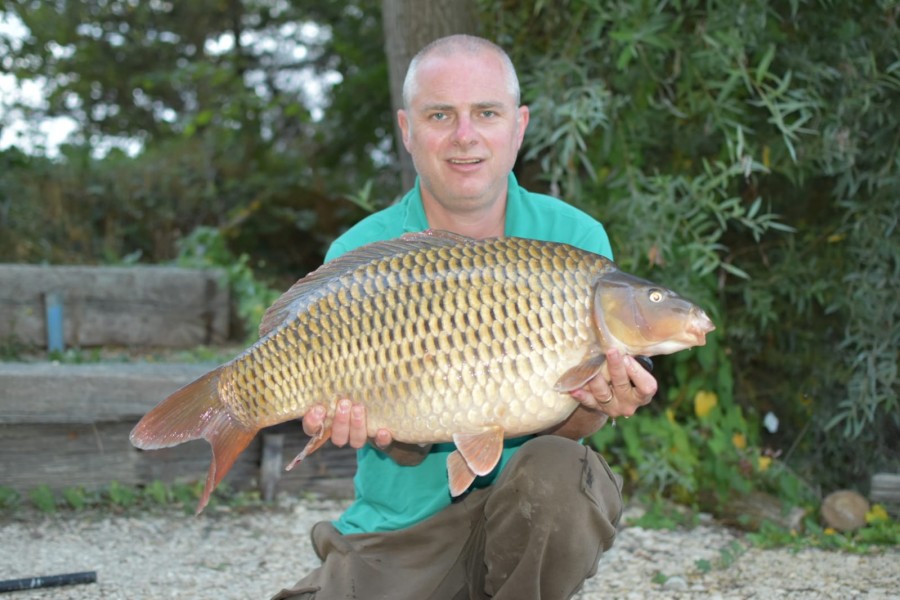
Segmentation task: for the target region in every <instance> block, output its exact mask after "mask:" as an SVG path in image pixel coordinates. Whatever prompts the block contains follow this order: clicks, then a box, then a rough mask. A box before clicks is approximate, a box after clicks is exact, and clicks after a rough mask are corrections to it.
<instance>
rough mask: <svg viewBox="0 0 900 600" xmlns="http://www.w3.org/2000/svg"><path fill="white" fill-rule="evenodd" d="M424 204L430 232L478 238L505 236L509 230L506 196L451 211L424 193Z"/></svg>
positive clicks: (451, 209) (454, 208)
mask: <svg viewBox="0 0 900 600" xmlns="http://www.w3.org/2000/svg"><path fill="white" fill-rule="evenodd" d="M422 205H423V207H424V209H425V217H426V218H427V219H428V226H429V227H430V228H431V229H442V230H445V231H451V232H453V233H457V234H459V235H465V236H467V237H471V238H475V239H484V238H489V237H498V236H502V235H503V234H504V232H505V230H506V205H507V196H506V193H504V194H503V196H502V198H500V199H498V200H496V201H494V202H491V203H489V204H486V205H483V206H476V207H471V208H469V209H464V208H456V207H453V208H448V207H447V206H444V205H443V204H441V203H440V202H438V201H437V200H436V199H434V198H432V197H430V196H429V195H428V194H427V193H425V190H423V194H422Z"/></svg>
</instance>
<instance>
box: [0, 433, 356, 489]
mask: <svg viewBox="0 0 900 600" xmlns="http://www.w3.org/2000/svg"><path fill="white" fill-rule="evenodd" d="M133 426H134V423H133V422H117V423H106V422H101V423H94V424H81V423H72V424H19V425H9V424H7V425H0V484H2V485H4V486H8V487H12V488H13V489H16V490H18V491H19V492H20V493H22V494H27V493H28V492H29V491H30V490H32V489H34V488H36V487H38V486H40V485H45V484H46V485H48V486H49V487H50V488H51V489H54V490H62V489H64V488H67V487H74V486H82V487H84V488H85V489H87V490H99V489H103V488H105V487H107V486H108V485H109V484H110V483H111V482H112V481H118V482H120V483H123V484H128V485H146V484H148V483H151V482H153V481H156V480H159V481H162V482H164V483H167V484H172V483H176V482H181V483H187V482H195V481H204V480H205V479H206V473H207V470H208V469H209V462H210V458H211V457H212V454H211V450H210V447H209V444H207V443H206V442H204V441H202V440H198V441H194V442H189V443H187V444H182V445H180V446H174V447H172V448H165V449H162V450H153V451H141V450H138V449H137V448H134V447H133V446H132V445H131V443H130V442H129V441H128V434H129V433H130V432H131V429H132V427H133ZM261 437H262V436H257V439H255V440H254V441H253V442H252V443H251V444H250V446H249V447H248V448H247V449H246V450H245V451H244V452H243V453H241V455H240V456H239V457H238V459H237V461H236V462H235V465H234V467H232V469H231V471H229V473H228V475H227V476H226V477H225V482H226V483H228V485H229V486H231V487H232V488H233V489H238V490H251V489H258V488H259V487H260V455H261V446H262V444H261ZM306 440H307V438H306V437H305V436H303V435H302V433H300V428H299V425H298V426H297V434H296V435H291V434H287V435H285V438H284V446H283V449H282V463H281V468H282V469H283V467H284V465H286V464H288V462H289V461H290V460H291V459H293V458H294V456H296V454H297V453H298V452H300V450H301V449H302V448H303V446H304V445H305V444H306ZM355 471H356V453H355V452H354V451H352V450H350V449H346V448H343V449H342V448H334V447H332V446H326V447H325V448H322V449H321V450H319V451H318V452H316V453H315V454H313V455H312V456H311V457H309V458H308V459H307V460H306V461H304V463H303V464H301V465H299V466H298V467H296V468H295V469H294V470H293V471H290V472H287V473H285V472H283V471H282V476H281V478H280V479H278V481H277V482H276V483H275V489H276V491H277V493H282V494H295V495H305V494H316V495H322V496H326V497H335V498H349V497H352V495H353V484H352V478H353V474H354V473H355Z"/></svg>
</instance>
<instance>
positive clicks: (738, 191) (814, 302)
mask: <svg viewBox="0 0 900 600" xmlns="http://www.w3.org/2000/svg"><path fill="white" fill-rule="evenodd" d="M479 4H480V7H481V10H482V12H483V14H484V17H485V18H484V22H485V23H486V24H487V26H488V34H489V35H491V36H492V37H494V38H496V39H497V40H498V41H499V42H500V43H501V44H503V45H504V46H505V47H507V48H509V49H511V50H512V52H513V59H514V62H516V64H517V66H518V69H519V72H520V75H521V79H522V83H523V94H524V98H525V101H526V102H527V103H530V105H531V108H532V119H531V123H530V125H529V134H528V135H527V136H526V142H525V143H526V157H527V158H528V159H529V160H530V161H531V163H532V164H531V165H528V166H537V167H538V170H539V172H540V177H541V178H542V179H543V181H544V183H545V185H546V187H547V189H549V190H550V191H551V192H553V193H558V194H560V195H561V196H563V197H565V198H567V199H569V200H570V201H572V202H574V203H575V204H577V205H579V206H582V207H584V208H585V209H586V210H588V211H589V212H592V213H593V214H595V215H597V216H598V218H600V219H601V220H602V221H603V222H604V224H605V225H606V227H607V230H608V231H609V233H610V235H611V238H612V241H613V248H614V250H615V251H616V258H617V261H618V262H619V264H620V265H621V266H622V267H623V268H625V269H626V270H629V271H632V272H637V273H639V274H642V275H644V276H646V277H648V278H649V279H652V280H655V281H660V282H661V283H665V284H666V285H670V286H671V287H673V288H674V289H677V290H679V291H680V292H682V293H684V294H685V295H687V296H689V297H692V298H693V299H695V300H696V301H697V302H698V303H700V304H701V305H702V306H703V307H704V308H706V309H708V311H709V312H710V313H711V316H712V317H713V321H714V322H715V323H716V325H717V331H716V332H714V333H713V334H712V336H711V337H710V339H711V340H716V341H717V343H718V346H719V349H718V350H717V351H716V352H714V353H712V354H706V353H705V352H703V351H701V352H693V353H684V354H683V355H676V356H674V357H666V358H663V359H660V360H658V361H657V365H658V368H657V371H656V372H657V375H658V379H659V381H660V385H661V393H660V395H659V397H660V398H662V399H664V400H665V402H664V403H663V404H664V405H665V408H669V409H671V410H672V411H673V413H674V417H675V419H674V421H673V420H669V419H667V418H666V417H665V416H664V415H663V414H660V412H658V413H656V414H651V415H648V414H647V413H648V412H649V411H648V410H647V409H644V410H642V411H641V413H640V414H639V416H638V417H636V418H635V419H631V420H630V421H629V422H628V423H627V424H626V423H622V421H621V420H620V422H619V428H618V430H619V431H613V432H601V434H599V435H598V437H597V439H596V440H595V441H596V443H598V445H600V446H602V447H604V448H606V451H607V452H613V453H617V454H619V455H621V456H622V457H623V459H624V458H625V457H627V458H628V459H629V460H630V461H633V462H634V463H635V464H634V465H633V466H632V467H631V468H632V469H634V471H635V476H636V477H637V479H638V482H639V483H640V484H641V485H642V486H643V487H645V488H647V489H651V490H657V491H659V490H662V491H664V492H665V493H667V494H671V495H675V496H681V495H683V496H685V497H686V498H691V497H693V496H694V495H696V494H697V493H700V492H701V491H704V489H705V491H714V492H716V494H717V495H719V496H721V494H722V493H723V491H725V490H728V489H733V490H735V491H736V492H737V491H740V490H744V491H746V490H747V489H749V488H750V487H754V488H755V487H760V486H761V487H763V488H767V489H771V488H773V487H776V488H778V489H777V491H779V492H780V493H783V494H788V495H790V496H791V498H790V499H791V500H792V501H797V502H802V501H805V499H808V497H809V495H810V492H811V490H810V489H809V486H807V485H804V484H802V483H801V482H802V481H804V480H808V481H812V482H815V485H814V486H813V489H815V488H817V487H818V486H822V487H825V488H832V487H837V486H846V485H849V484H851V483H853V482H856V481H858V479H860V478H865V477H867V476H868V475H869V474H871V473H872V472H873V470H875V469H879V468H887V469H891V468H892V467H893V466H896V464H897V461H898V460H900V448H898V447H897V445H896V439H898V437H900V410H898V408H900V406H898V397H900V394H898V383H900V382H898V377H897V365H898V348H900V327H898V325H897V322H898V317H900V303H897V302H896V301H895V298H896V297H897V295H898V293H900V277H898V275H900V245H898V243H897V235H896V230H897V220H898V219H900V214H898V212H897V210H896V199H897V198H898V197H900V168H898V167H900V152H897V149H898V148H900V113H898V112H897V111H896V110H893V108H892V107H895V106H896V105H897V104H898V102H900V46H898V44H897V40H898V39H900V31H898V25H897V24H898V14H900V8H898V5H897V4H896V3H895V2H890V1H884V2H879V3H877V6H869V5H859V4H853V3H838V4H834V3H825V2H815V1H811V2H805V3H799V2H794V3H776V2H770V1H768V0H754V1H753V2H750V3H743V4H740V5H735V4H734V3H731V2H721V1H715V2H697V1H696V0H681V1H679V2H674V3H672V2H667V1H663V0H659V1H650V2H638V3H620V2H608V1H603V0H599V1H598V0H573V1H572V2H567V3H564V4H561V5H551V4H550V3H541V4H540V5H537V6H525V5H515V6H511V5H509V4H508V3H501V2H494V1H489V0H483V1H481V2H480V3H479ZM525 172H526V173H529V172H531V171H529V170H527V168H526V169H525ZM704 356H705V357H707V359H704ZM697 363H700V364H699V365H698V364H697ZM698 390H705V391H707V392H711V393H714V394H715V395H716V397H717V398H718V400H719V404H718V407H717V409H716V410H715V411H714V413H712V414H710V416H709V417H708V418H707V419H699V418H697V417H696V415H691V413H690V411H689V410H687V409H686V408H685V407H686V406H687V404H689V402H690V401H691V400H692V399H693V398H694V397H695V395H696V393H697V391H698ZM769 412H771V413H773V414H774V415H776V416H777V417H778V419H779V421H780V428H779V430H778V431H777V432H774V433H772V432H768V431H764V430H761V429H760V426H759V422H760V421H761V419H762V416H763V415H765V414H767V413H769ZM639 421H640V422H641V423H638V422H639ZM644 421H646V422H644ZM737 432H741V433H742V435H744V436H745V437H746V440H747V443H748V445H747V448H746V449H745V450H741V451H738V449H736V448H734V447H733V445H732V444H731V442H730V440H731V438H732V436H733V435H734V434H735V433H737ZM673 449H674V450H673ZM774 456H781V461H775V462H773V463H771V465H772V469H773V470H777V469H780V468H782V467H783V468H784V472H785V473H789V474H791V476H790V477H788V478H787V479H788V480H789V481H791V482H793V483H791V484H788V485H784V484H776V483H775V482H774V481H771V480H770V478H769V477H768V476H766V474H765V473H757V472H756V471H755V470H754V469H752V468H749V469H748V465H749V467H753V465H754V459H755V458H759V457H763V458H767V459H768V458H771V457H774Z"/></svg>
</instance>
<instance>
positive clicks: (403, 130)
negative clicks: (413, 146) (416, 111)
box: [397, 108, 412, 151]
mask: <svg viewBox="0 0 900 600" xmlns="http://www.w3.org/2000/svg"><path fill="white" fill-rule="evenodd" d="M397 124H398V125H399V126H400V134H401V138H402V139H403V145H404V146H405V147H406V150H407V151H409V134H410V127H411V126H412V123H410V122H409V115H408V114H407V113H406V111H405V110H403V109H402V108H401V109H400V110H398V111H397Z"/></svg>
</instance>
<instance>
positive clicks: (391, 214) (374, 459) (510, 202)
mask: <svg viewBox="0 0 900 600" xmlns="http://www.w3.org/2000/svg"><path fill="white" fill-rule="evenodd" d="M425 229H428V220H427V219H426V217H425V209H424V207H423V206H422V195H421V193H420V188H419V182H418V180H417V181H416V185H415V187H414V188H413V189H412V190H410V191H409V192H408V193H407V194H406V195H405V196H404V197H403V198H402V199H401V200H400V201H399V202H398V203H397V204H394V205H393V206H390V207H389V208H386V209H384V210H382V211H379V212H377V213H374V214H372V215H370V216H368V217H366V218H365V219H363V220H362V221H360V222H359V223H357V224H356V225H354V226H353V227H352V228H350V229H349V230H348V231H347V232H346V233H344V234H343V235H342V236H340V237H339V238H338V239H337V240H335V242H334V243H333V244H332V246H331V248H330V249H329V251H328V253H327V254H326V256H325V260H326V261H328V260H331V259H333V258H336V257H338V256H340V255H341V254H344V253H345V252H349V251H350V250H353V249H355V248H358V247H359V246H363V245H365V244H369V243H372V242H378V241H381V240H388V239H392V238H396V237H399V236H401V235H403V234H404V233H409V232H416V231H424V230H425ZM505 234H506V235H508V236H515V237H523V238H531V239H537V240H543V241H548V242H563V243H566V244H570V245H572V246H576V247H578V248H581V249H583V250H588V251H590V252H594V253H597V254H602V255H603V256H606V257H608V258H610V259H611V258H612V249H611V248H610V245H609V238H608V237H607V235H606V231H605V230H604V229H603V226H602V225H601V224H600V223H599V222H598V221H596V220H595V219H594V218H592V217H591V216H589V215H588V214H587V213H584V212H582V211H580V210H578V209H577V208H575V207H573V206H571V205H569V204H566V203H565V202H563V201H561V200H558V199H556V198H552V197H550V196H545V195H543V194H534V193H531V192H529V191H527V190H526V189H524V188H522V187H521V186H519V183H518V181H516V178H515V176H513V175H512V174H510V176H509V191H508V192H507V206H506V225H505ZM529 438H530V436H529V437H520V438H515V439H510V440H506V442H505V443H504V450H503V456H502V457H501V459H500V463H499V464H498V465H497V467H496V468H495V469H494V471H493V472H492V473H490V474H488V475H486V476H484V477H479V478H478V479H476V480H475V484H474V485H475V487H485V486H487V485H490V484H491V482H493V480H494V479H495V478H496V477H497V475H498V474H499V473H500V471H502V470H503V468H504V467H505V466H506V464H507V463H508V462H509V459H510V457H511V456H512V455H513V454H514V453H515V451H516V450H517V449H518V448H519V446H521V445H522V444H523V443H524V442H526V441H527V440H528V439H529ZM453 450H454V446H453V444H452V443H445V444H435V445H434V446H432V449H431V452H430V453H429V454H428V456H426V457H425V460H423V461H422V462H421V463H419V464H418V465H416V466H413V467H404V466H400V465H398V464H397V463H395V462H394V461H393V460H391V459H390V458H389V457H388V456H387V454H385V453H383V452H381V451H379V450H378V449H376V448H375V447H373V446H371V445H368V444H367V445H366V446H364V447H363V448H361V449H360V450H358V451H357V471H356V476H355V477H354V479H353V483H354V488H355V491H356V495H355V500H354V501H353V503H352V504H351V505H350V506H349V507H348V508H347V510H346V511H345V512H344V514H343V515H341V516H340V518H338V520H337V521H335V522H334V525H335V527H337V529H338V530H339V531H340V532H341V533H344V534H353V533H373V532H377V531H394V530H397V529H402V528H404V527H409V526H411V525H415V524H416V523H418V522H420V521H422V520H424V519H427V518H428V517H430V516H432V515H434V514H436V513H437V512H439V511H441V510H442V509H444V508H446V507H447V506H449V505H450V502H451V496H450V488H449V484H448V480H447V456H448V455H449V454H450V453H451V452H453Z"/></svg>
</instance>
